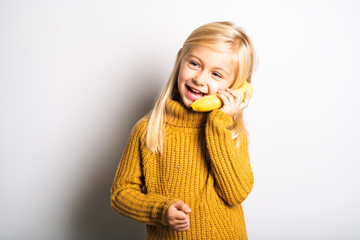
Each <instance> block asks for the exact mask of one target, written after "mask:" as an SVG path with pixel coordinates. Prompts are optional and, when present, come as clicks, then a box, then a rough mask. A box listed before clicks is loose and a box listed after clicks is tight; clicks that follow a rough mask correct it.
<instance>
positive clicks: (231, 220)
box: [111, 22, 254, 239]
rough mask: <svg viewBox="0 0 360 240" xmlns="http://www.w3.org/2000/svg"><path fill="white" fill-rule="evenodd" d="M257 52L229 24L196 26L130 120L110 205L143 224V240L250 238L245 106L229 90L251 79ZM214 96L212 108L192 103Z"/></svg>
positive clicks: (246, 100) (249, 179)
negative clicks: (217, 103) (151, 99)
mask: <svg viewBox="0 0 360 240" xmlns="http://www.w3.org/2000/svg"><path fill="white" fill-rule="evenodd" d="M253 66H254V50H253V46H252V43H251V41H250V39H249V37H248V36H247V35H246V33H245V32H244V31H243V30H242V29H240V28H237V27H235V26H234V25H233V24H232V23H230V22H215V23H209V24H205V25H203V26H201V27H199V28H197V29H196V30H194V31H193V32H192V33H191V34H190V36H189V37H188V38H187V40H186V41H185V43H184V45H183V47H182V48H181V49H180V50H179V52H178V55H177V59H176V63H175V66H174V69H173V72H172V74H171V76H170V78H169V80H168V82H167V84H166V85H165V87H164V89H163V91H162V93H161V95H160V97H159V98H158V100H157V101H156V103H155V106H154V108H153V110H152V111H151V112H150V113H149V114H148V115H147V116H145V117H144V118H142V119H141V120H140V121H139V122H137V124H136V125H135V127H134V129H133V131H132V133H131V136H130V139H129V142H128V144H127V146H126V148H125V150H124V152H123V155H122V158H121V161H120V164H119V167H118V170H117V173H116V176H115V180H114V183H113V186H112V188H111V205H112V207H113V209H114V210H115V211H116V212H118V213H119V214H121V215H124V216H127V217H130V218H133V219H136V220H139V221H141V222H144V223H146V230H147V239H247V233H246V228H245V220H244V214H243V209H242V206H241V203H242V202H243V201H244V200H245V199H246V197H247V196H248V194H249V193H250V191H251V189H252V187H253V183H254V179H253V173H252V169H251V166H250V162H249V153H248V140H247V132H246V129H245V128H244V123H243V110H244V109H245V108H246V107H247V106H248V104H249V96H248V93H246V94H245V98H244V101H241V96H240V95H239V94H238V93H237V92H236V91H234V90H233V89H236V88H239V87H240V86H241V85H242V83H243V82H244V81H247V82H249V83H250V82H251V75H252V72H253ZM210 94H217V96H218V97H219V98H220V99H221V101H222V103H223V106H222V107H221V108H220V109H216V110H213V111H211V112H209V113H202V112H201V113H200V112H194V111H193V110H192V109H191V108H190V105H191V104H192V103H193V102H194V101H195V100H197V99H199V98H200V97H202V96H205V95H210Z"/></svg>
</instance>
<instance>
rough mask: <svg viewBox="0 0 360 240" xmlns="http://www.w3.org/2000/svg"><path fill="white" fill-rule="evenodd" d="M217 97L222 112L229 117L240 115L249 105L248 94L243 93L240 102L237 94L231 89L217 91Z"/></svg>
mask: <svg viewBox="0 0 360 240" xmlns="http://www.w3.org/2000/svg"><path fill="white" fill-rule="evenodd" d="M217 95H218V97H219V98H220V99H221V101H222V102H223V106H222V108H220V110H222V111H223V112H225V113H227V114H229V115H230V116H231V117H234V116H235V115H237V114H239V113H241V112H242V111H243V110H244V109H245V108H246V107H247V106H248V105H249V99H250V97H249V92H248V91H246V92H245V98H244V101H243V102H242V101H241V97H240V95H239V93H238V92H237V91H235V90H233V89H227V90H225V91H219V92H218V94H217Z"/></svg>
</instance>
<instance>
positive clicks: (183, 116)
mask: <svg viewBox="0 0 360 240" xmlns="http://www.w3.org/2000/svg"><path fill="white" fill-rule="evenodd" d="M207 116H208V113H203V112H195V111H193V110H192V109H191V108H188V107H186V106H185V105H184V104H183V103H180V102H178V101H175V100H172V99H169V100H167V102H166V122H167V123H169V124H171V125H175V126H179V127H202V126H205V123H206V118H207Z"/></svg>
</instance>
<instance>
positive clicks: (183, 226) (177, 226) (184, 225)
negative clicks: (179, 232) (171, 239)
mask: <svg viewBox="0 0 360 240" xmlns="http://www.w3.org/2000/svg"><path fill="white" fill-rule="evenodd" d="M188 226H190V224H189V222H187V223H183V224H176V225H175V227H176V228H186V227H188Z"/></svg>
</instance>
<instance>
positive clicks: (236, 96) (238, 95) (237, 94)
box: [226, 88, 241, 102]
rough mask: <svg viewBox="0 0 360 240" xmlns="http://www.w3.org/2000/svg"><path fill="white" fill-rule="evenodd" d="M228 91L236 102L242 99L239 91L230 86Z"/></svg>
mask: <svg viewBox="0 0 360 240" xmlns="http://www.w3.org/2000/svg"><path fill="white" fill-rule="evenodd" d="M226 91H227V92H229V93H230V94H231V95H232V96H233V97H234V100H235V102H238V101H240V100H241V97H240V94H239V93H238V92H237V91H235V90H234V89H231V88H229V89H227V90H226Z"/></svg>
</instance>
